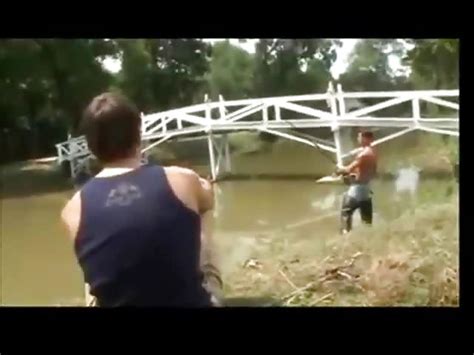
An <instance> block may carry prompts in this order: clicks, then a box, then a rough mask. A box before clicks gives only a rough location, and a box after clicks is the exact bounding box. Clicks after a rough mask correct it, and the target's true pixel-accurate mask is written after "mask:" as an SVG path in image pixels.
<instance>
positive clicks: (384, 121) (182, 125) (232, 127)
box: [56, 84, 459, 175]
mask: <svg viewBox="0 0 474 355" xmlns="http://www.w3.org/2000/svg"><path fill="white" fill-rule="evenodd" d="M458 96H459V90H437V91H394V92H357V93H344V92H342V88H341V87H340V86H338V91H337V92H335V91H334V89H333V88H332V84H330V86H329V88H328V92H327V93H325V94H314V95H298V96H285V97H274V98H262V99H246V100H235V101H224V100H223V99H222V97H220V101H219V102H205V103H203V104H198V105H193V106H189V107H184V108H180V109H174V110H169V111H165V112H160V113H155V114H151V115H146V116H143V117H142V141H143V142H144V144H143V150H142V152H143V153H146V152H147V151H149V150H150V149H152V148H153V147H155V146H157V145H159V144H161V143H163V142H165V141H168V140H170V139H175V138H178V137H185V136H196V135H202V136H205V137H207V138H208V141H209V154H210V163H211V170H212V171H213V175H215V174H217V173H218V170H219V167H220V164H219V163H220V158H221V156H225V157H226V161H227V162H226V166H227V168H230V158H229V157H227V154H228V153H226V152H227V151H228V144H227V142H226V140H225V142H223V143H222V144H221V145H220V146H219V143H218V142H217V141H216V140H215V139H214V138H213V137H214V135H216V134H222V135H224V137H225V135H226V134H227V133H231V132H237V131H245V130H250V131H262V132H267V133H270V134H275V135H277V136H281V137H284V138H287V139H291V140H295V141H298V142H301V143H304V144H308V145H311V146H313V147H317V148H321V149H325V150H327V151H330V152H333V153H335V154H336V156H337V160H338V163H340V162H341V161H342V159H343V158H344V157H347V156H349V155H351V154H354V153H355V152H356V151H357V150H352V151H350V152H344V151H343V149H342V144H341V135H340V132H341V129H342V130H343V129H344V128H346V127H374V128H384V127H390V128H398V129H400V131H399V132H397V133H394V134H391V135H389V136H387V137H381V138H380V139H379V140H377V141H376V142H375V144H381V143H383V142H386V141H387V140H389V139H393V138H396V137H398V136H400V135H403V134H406V133H408V132H410V131H413V130H423V131H428V132H432V133H439V134H447V135H452V136H459V118H458V116H456V117H452V116H451V117H442V118H440V117H422V114H421V109H420V102H421V101H426V102H429V103H431V104H434V105H438V106H442V107H444V108H448V109H451V110H454V111H455V112H456V113H458V112H459V104H458V103H457V102H453V101H450V100H446V99H442V98H441V97H451V98H455V99H457V98H458ZM360 98H381V99H384V98H385V99H388V100H385V101H383V102H379V103H377V104H374V105H371V106H368V107H364V108H361V109H356V110H353V111H347V110H346V100H347V99H360ZM308 101H326V103H327V106H328V107H329V110H328V111H325V110H321V109H316V108H314V107H310V106H308V105H303V104H302V102H308ZM406 102H410V103H411V106H412V110H411V111H412V115H411V117H372V116H367V115H368V114H373V113H374V112H377V111H380V110H383V109H386V108H388V107H392V106H395V105H399V104H402V103H406ZM239 106H240V108H238V107H239ZM242 106H243V107H242ZM214 109H218V110H219V114H220V117H219V118H217V119H216V118H213V117H212V115H211V113H212V110H214ZM231 110H232V112H231ZM282 110H285V111H286V113H288V112H290V113H291V116H292V117H291V118H290V119H282V117H281V116H282ZM270 113H271V117H270ZM256 114H260V116H259V119H258V120H255V115H256ZM310 128H312V129H314V128H330V129H331V131H332V132H333V133H334V143H333V142H329V141H323V140H320V139H319V140H318V139H316V138H315V137H310V136H308V135H306V136H305V135H303V134H301V133H300V134H296V133H294V132H291V133H289V132H288V130H294V129H310ZM56 147H57V151H58V162H59V163H61V162H63V161H70V162H71V169H72V170H71V173H72V175H75V173H77V170H78V169H80V168H82V167H83V166H84V165H85V164H86V163H87V161H88V158H89V157H90V156H91V154H90V152H89V150H88V147H87V143H86V141H85V139H84V137H76V138H72V139H69V140H68V141H66V142H63V143H60V144H57V145H56ZM216 151H217V161H216V159H215V156H214V155H215V153H216Z"/></svg>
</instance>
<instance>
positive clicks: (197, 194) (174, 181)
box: [165, 166, 214, 214]
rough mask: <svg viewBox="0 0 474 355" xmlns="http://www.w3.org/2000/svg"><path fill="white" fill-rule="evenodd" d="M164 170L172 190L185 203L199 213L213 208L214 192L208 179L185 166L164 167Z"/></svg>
mask: <svg viewBox="0 0 474 355" xmlns="http://www.w3.org/2000/svg"><path fill="white" fill-rule="evenodd" d="M165 171H166V174H167V177H168V181H169V182H170V184H171V187H172V189H173V191H174V192H175V194H176V195H177V197H178V198H179V199H180V200H181V201H183V202H184V203H185V204H186V205H188V206H189V207H190V208H192V209H193V210H195V211H196V212H198V213H199V214H203V213H205V212H206V211H209V210H212V209H213V208H214V193H213V189H212V184H211V182H210V181H208V180H206V179H203V178H201V177H199V175H198V174H197V173H196V172H194V171H193V170H191V169H187V168H182V167H176V166H172V167H166V168H165Z"/></svg>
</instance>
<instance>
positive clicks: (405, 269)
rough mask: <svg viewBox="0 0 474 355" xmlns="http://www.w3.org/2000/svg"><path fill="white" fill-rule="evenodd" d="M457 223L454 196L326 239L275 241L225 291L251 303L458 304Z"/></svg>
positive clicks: (258, 251) (230, 279) (234, 275)
mask: <svg viewBox="0 0 474 355" xmlns="http://www.w3.org/2000/svg"><path fill="white" fill-rule="evenodd" d="M457 221H458V201H457V195H456V196H452V198H451V199H450V200H449V201H447V202H445V203H442V204H426V205H421V206H418V207H417V208H416V209H413V210H408V211H406V212H405V213H404V214H403V215H401V216H400V217H399V218H398V219H396V220H392V221H390V222H389V223H378V224H377V225H375V226H374V227H373V228H367V227H364V226H359V227H358V228H356V229H354V231H353V232H352V233H350V234H348V235H345V236H340V235H336V234H335V235H334V237H332V238H329V239H328V240H326V242H325V243H324V244H321V243H319V242H318V241H317V240H313V241H312V242H311V241H310V239H308V240H307V241H304V242H300V243H288V241H287V240H285V239H275V242H274V243H272V244H271V245H269V246H268V247H266V248H256V249H255V253H254V254H253V258H252V259H251V260H249V261H248V262H247V263H246V265H243V266H242V268H241V269H240V270H236V271H235V272H233V273H231V274H229V275H227V277H226V282H227V285H226V296H227V297H228V298H230V299H234V300H249V299H252V298H255V297H257V299H256V301H255V305H280V306H415V305H417V306H457V305H458V304H459V276H458V275H459V274H458V270H459V269H458V262H459V242H458V222H457ZM238 302H239V301H237V304H238ZM241 304H248V302H246V301H242V302H241Z"/></svg>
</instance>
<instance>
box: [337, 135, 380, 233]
mask: <svg viewBox="0 0 474 355" xmlns="http://www.w3.org/2000/svg"><path fill="white" fill-rule="evenodd" d="M373 139H374V136H373V133H372V132H368V131H363V132H359V135H358V137H357V140H358V142H359V144H360V146H361V148H362V150H361V152H360V153H359V154H358V155H357V157H356V159H355V160H354V161H353V162H352V163H351V164H349V165H348V166H342V167H338V169H337V170H336V173H337V174H338V175H344V176H346V177H347V176H350V179H349V181H350V183H349V184H350V186H349V189H348V190H347V192H346V193H345V194H344V197H343V202H342V210H341V230H342V233H343V234H346V233H348V232H350V230H351V229H352V214H353V213H354V211H355V210H356V209H358V208H359V209H360V216H361V219H362V221H363V222H364V223H366V224H369V225H370V224H372V213H373V212H372V191H371V189H370V181H371V180H372V179H373V178H374V177H375V174H376V172H377V155H376V153H375V151H374V149H373V148H372V146H371V144H372V141H373Z"/></svg>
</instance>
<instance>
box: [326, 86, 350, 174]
mask: <svg viewBox="0 0 474 355" xmlns="http://www.w3.org/2000/svg"><path fill="white" fill-rule="evenodd" d="M329 91H330V93H331V94H332V97H331V111H332V113H333V114H334V115H337V118H344V116H345V114H346V104H345V102H344V97H343V96H342V94H343V93H342V87H341V84H338V85H337V94H336V95H334V91H333V88H332V85H331V86H330V89H329ZM336 98H337V102H336ZM337 104H339V115H338V108H337V106H338V105H337ZM333 133H334V143H335V145H336V158H337V165H339V166H341V165H343V164H344V158H343V157H344V154H345V153H347V152H349V151H350V150H351V149H352V143H351V128H350V127H340V126H339V124H338V122H337V119H336V120H335V122H334V126H333Z"/></svg>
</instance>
